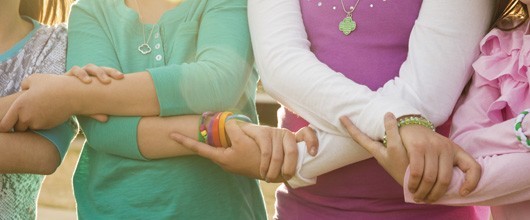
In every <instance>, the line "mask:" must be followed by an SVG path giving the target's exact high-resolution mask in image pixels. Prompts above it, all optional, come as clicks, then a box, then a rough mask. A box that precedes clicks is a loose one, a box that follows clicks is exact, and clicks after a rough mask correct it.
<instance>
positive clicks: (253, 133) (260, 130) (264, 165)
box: [230, 121, 278, 179]
mask: <svg viewBox="0 0 530 220" xmlns="http://www.w3.org/2000/svg"><path fill="white" fill-rule="evenodd" d="M235 124H238V125H241V126H240V127H239V128H240V129H241V130H242V131H243V134H244V135H247V136H249V137H250V138H252V139H254V141H255V142H256V143H257V144H258V146H259V149H260V152H261V155H260V166H259V173H260V177H261V178H262V179H267V177H266V176H267V173H268V172H269V169H270V163H271V159H272V158H271V157H272V155H273V148H274V146H273V142H272V139H273V138H272V134H271V132H272V131H273V130H272V129H271V128H269V127H259V126H255V125H252V124H249V123H246V122H239V121H238V122H237V123H235ZM230 139H232V138H231V137H230ZM232 143H234V142H233V141H232ZM276 153H278V152H276Z"/></svg>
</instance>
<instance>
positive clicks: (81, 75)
mask: <svg viewBox="0 0 530 220" xmlns="http://www.w3.org/2000/svg"><path fill="white" fill-rule="evenodd" d="M66 75H68V76H75V77H77V78H78V79H80V80H81V82H83V83H86V84H88V83H91V82H92V78H90V76H89V75H88V73H87V71H85V70H84V69H83V68H81V67H78V66H74V67H72V68H71V69H70V70H69V71H68V72H67V73H66Z"/></svg>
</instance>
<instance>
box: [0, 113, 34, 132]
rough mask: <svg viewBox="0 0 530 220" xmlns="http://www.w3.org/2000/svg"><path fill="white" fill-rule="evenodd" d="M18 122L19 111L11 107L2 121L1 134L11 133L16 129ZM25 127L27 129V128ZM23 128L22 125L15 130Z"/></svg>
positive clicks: (0, 125) (0, 124)
mask: <svg viewBox="0 0 530 220" xmlns="http://www.w3.org/2000/svg"><path fill="white" fill-rule="evenodd" d="M17 121H18V115H17V111H16V110H15V109H14V108H13V106H11V108H9V110H7V113H6V114H5V116H4V117H3V118H2V121H0V132H2V133H5V132H10V131H11V130H12V129H13V128H14V127H15V124H16V123H17ZM25 127H26V128H27V126H25ZM23 128H24V126H22V125H21V126H20V127H18V128H16V129H15V130H19V129H23Z"/></svg>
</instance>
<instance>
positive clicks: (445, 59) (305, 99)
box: [248, 0, 493, 178]
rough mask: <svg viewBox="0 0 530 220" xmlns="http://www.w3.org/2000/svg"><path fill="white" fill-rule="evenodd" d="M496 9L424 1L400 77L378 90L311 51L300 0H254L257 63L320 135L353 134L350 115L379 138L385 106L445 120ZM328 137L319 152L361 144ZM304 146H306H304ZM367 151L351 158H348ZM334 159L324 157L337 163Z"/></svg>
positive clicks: (268, 85) (273, 90) (473, 2)
mask: <svg viewBox="0 0 530 220" xmlns="http://www.w3.org/2000/svg"><path fill="white" fill-rule="evenodd" d="M492 9H493V3H492V4H486V3H484V1H480V0H470V1H464V2H463V1H459V0H448V1H438V0H425V1H423V3H422V8H421V11H420V15H419V17H418V19H417V21H416V23H415V26H414V28H413V30H412V33H411V36H410V44H409V54H408V58H407V60H406V61H405V62H404V64H403V65H402V67H401V69H400V72H399V77H398V78H395V79H394V80H391V81H389V82H387V83H386V84H385V85H384V87H383V88H381V89H379V90H378V91H377V92H373V91H371V90H370V89H369V88H368V87H366V86H363V85H359V84H356V83H355V82H353V81H351V80H349V79H348V78H346V77H345V76H343V75H342V74H338V73H337V72H335V71H333V70H331V69H330V68H329V67H327V66H326V65H325V64H323V63H321V62H320V61H319V60H318V59H317V58H316V57H315V55H314V54H313V53H312V52H311V51H310V42H309V41H308V40H307V34H306V32H305V29H304V26H303V21H302V16H301V12H300V5H299V2H298V1H285V0H268V1H261V0H249V10H248V14H249V24H250V31H251V36H252V42H253V47H254V52H255V56H256V66H257V68H258V70H259V73H260V76H261V80H262V82H263V85H264V87H265V90H266V91H267V92H268V93H269V94H270V95H271V96H272V97H274V98H275V99H277V100H278V101H279V102H280V103H281V104H283V105H285V106H286V107H287V108H289V109H291V110H293V111H294V112H296V113H297V114H298V115H300V116H302V117H303V118H304V119H306V120H307V121H308V122H309V123H310V124H311V125H312V126H314V127H316V128H318V131H319V132H323V134H319V137H321V136H323V135H335V136H337V137H339V136H341V137H347V138H349V136H348V134H347V131H346V130H345V129H344V128H343V127H342V126H341V124H340V121H339V116H341V115H346V116H349V117H350V119H351V120H352V121H353V122H354V123H355V124H356V125H357V126H358V127H359V128H361V130H362V131H363V132H364V133H366V134H367V135H368V136H370V137H372V138H373V139H381V138H382V136H383V134H384V124H383V118H384V114H385V113H386V112H393V113H394V114H395V115H396V116H397V117H399V116H402V115H406V114H422V115H424V116H425V117H427V118H428V119H429V120H431V121H432V122H433V123H434V124H435V125H441V124H442V123H443V122H445V121H446V120H447V118H448V117H449V115H450V114H451V112H452V109H453V106H454V104H455V103H456V101H457V99H458V97H459V95H460V93H461V91H462V89H463V87H464V86H465V84H466V83H467V81H468V80H469V77H470V75H471V63H472V61H473V60H474V59H475V58H476V56H477V55H478V45H479V44H478V43H479V41H480V39H481V37H482V36H483V35H484V34H485V31H486V29H487V27H488V25H489V19H487V18H490V17H491V12H492ZM292 82H297V83H292ZM322 85H329V86H322ZM325 140H326V142H323V141H320V145H319V146H320V147H321V150H320V152H319V154H318V155H317V157H321V156H324V154H327V153H329V152H330V151H333V152H331V153H332V154H336V155H344V156H345V157H346V155H350V154H341V153H340V151H342V150H345V149H346V150H350V149H351V148H354V147H357V148H360V146H358V145H349V148H346V147H344V148H335V146H338V145H336V144H343V143H346V142H342V141H339V140H340V138H326V139H325ZM334 141H337V143H335V142H334ZM349 143H350V144H351V143H353V142H349ZM326 146H333V148H327V147H326ZM323 148H326V149H323ZM299 150H300V151H301V152H305V151H306V150H305V148H303V147H300V148H299ZM356 151H357V152H362V150H359V149H357V150H356ZM300 154H301V157H300V158H299V160H302V163H301V164H300V165H301V166H304V165H305V163H306V161H316V159H313V158H308V157H309V155H307V154H304V153H300ZM302 154H303V155H302ZM329 158H333V157H329ZM362 158H363V157H353V158H351V160H350V161H349V163H354V162H357V161H354V160H355V159H362ZM335 159H336V158H333V159H332V160H319V161H320V162H321V163H322V164H326V163H331V164H333V163H334V161H335ZM337 161H342V160H340V159H339V160H337ZM328 165H329V164H328ZM336 165H337V166H339V164H336ZM342 165H343V164H340V166H342ZM337 166H335V169H336V168H339V167H337ZM316 167H318V166H315V168H316ZM323 167H326V170H323V169H320V170H319V171H317V172H315V173H321V174H322V173H326V172H329V171H331V170H333V169H332V166H323ZM316 169H318V168H316ZM299 170H303V169H301V168H299ZM297 175H300V174H299V173H298V174H297ZM306 178H308V177H307V176H306Z"/></svg>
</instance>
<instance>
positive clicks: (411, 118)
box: [397, 115, 434, 131]
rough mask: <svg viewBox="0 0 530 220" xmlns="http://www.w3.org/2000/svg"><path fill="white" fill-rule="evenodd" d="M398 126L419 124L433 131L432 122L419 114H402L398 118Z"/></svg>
mask: <svg viewBox="0 0 530 220" xmlns="http://www.w3.org/2000/svg"><path fill="white" fill-rule="evenodd" d="M397 120H398V128H401V127H403V126H405V125H421V126H423V127H426V128H429V129H431V130H433V131H434V124H433V123H432V122H430V121H429V120H427V119H426V118H424V117H423V116H421V115H408V116H402V117H399V118H398V119H397Z"/></svg>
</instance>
